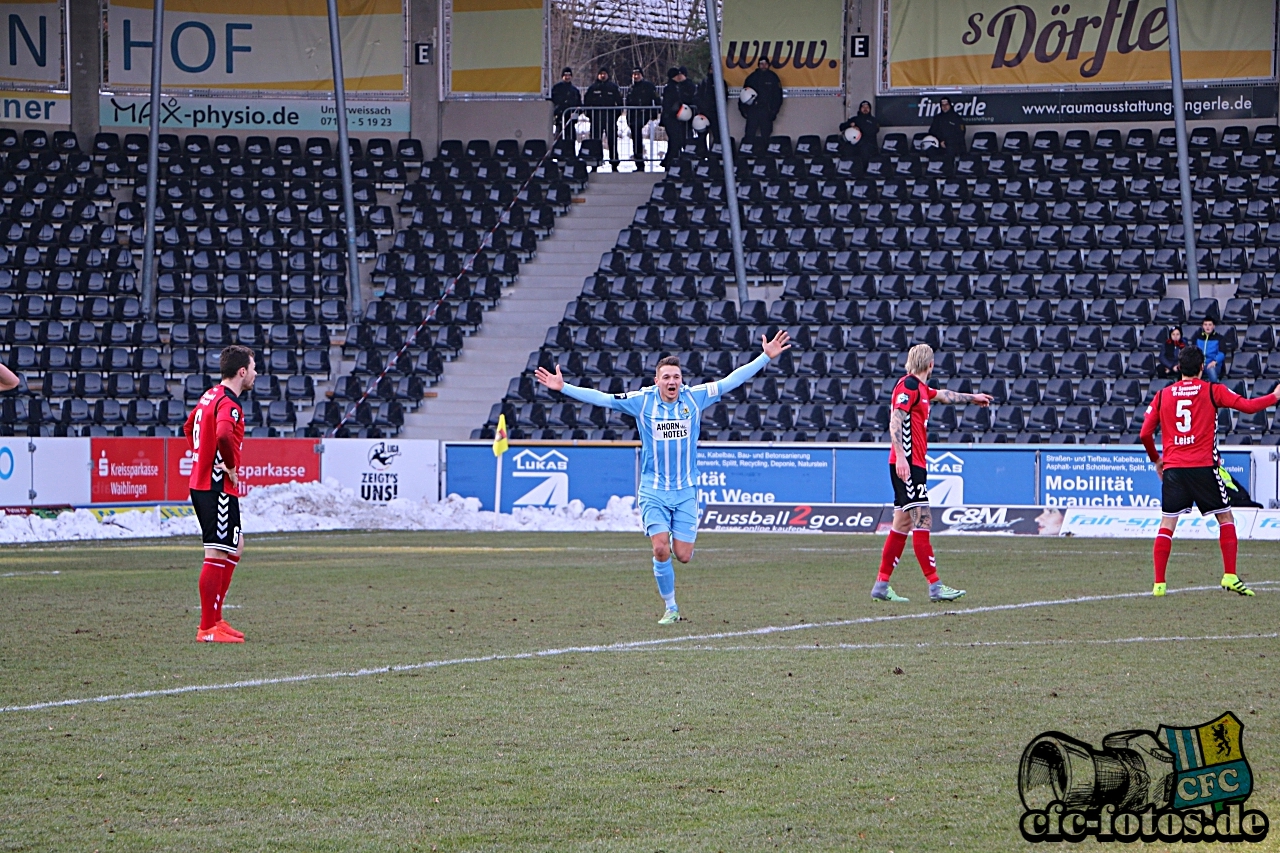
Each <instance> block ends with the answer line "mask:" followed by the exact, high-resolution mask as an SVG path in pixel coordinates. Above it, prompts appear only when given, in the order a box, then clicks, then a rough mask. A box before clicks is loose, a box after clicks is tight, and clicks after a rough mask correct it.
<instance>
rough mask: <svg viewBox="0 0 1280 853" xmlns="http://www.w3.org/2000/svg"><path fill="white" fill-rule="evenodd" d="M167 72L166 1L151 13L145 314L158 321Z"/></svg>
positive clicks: (143, 279)
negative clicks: (163, 88)
mask: <svg viewBox="0 0 1280 853" xmlns="http://www.w3.org/2000/svg"><path fill="white" fill-rule="evenodd" d="M163 68H164V0H155V7H154V8H153V9H152V12H151V125H150V129H149V130H148V132H147V198H146V206H145V210H146V214H145V216H146V222H145V225H144V230H143V234H144V238H143V241H142V314H143V316H144V317H146V318H147V319H148V320H154V319H155V305H154V303H155V300H154V299H153V298H152V297H153V295H154V294H155V292H156V193H158V192H159V191H160V189H159V187H160V176H159V175H158V174H156V173H157V172H159V171H160V78H161V71H162V69H163Z"/></svg>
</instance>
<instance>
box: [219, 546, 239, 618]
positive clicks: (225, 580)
mask: <svg viewBox="0 0 1280 853" xmlns="http://www.w3.org/2000/svg"><path fill="white" fill-rule="evenodd" d="M238 565H240V555H239V554H228V555H227V556H226V568H225V569H223V572H222V589H221V595H220V597H219V598H218V618H219V619H221V618H222V602H224V601H226V600H227V590H228V589H229V588H230V587H231V576H232V575H233V574H235V571H236V566H238Z"/></svg>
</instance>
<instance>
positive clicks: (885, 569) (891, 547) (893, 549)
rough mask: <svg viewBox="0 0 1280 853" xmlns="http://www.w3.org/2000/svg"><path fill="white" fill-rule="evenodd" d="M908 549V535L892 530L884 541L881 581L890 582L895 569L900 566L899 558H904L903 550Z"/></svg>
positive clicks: (881, 559)
mask: <svg viewBox="0 0 1280 853" xmlns="http://www.w3.org/2000/svg"><path fill="white" fill-rule="evenodd" d="M906 547H907V534H905V533H899V532H898V531H896V530H890V531H889V536H888V538H886V539H885V540H884V550H883V551H882V552H881V553H880V577H879V580H882V581H887V580H889V578H890V577H891V576H892V575H893V570H894V568H895V567H897V565H898V558H899V557H901V556H902V550H903V549H904V548H906Z"/></svg>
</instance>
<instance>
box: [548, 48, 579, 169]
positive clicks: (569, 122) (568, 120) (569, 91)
mask: <svg viewBox="0 0 1280 853" xmlns="http://www.w3.org/2000/svg"><path fill="white" fill-rule="evenodd" d="M551 103H552V105H553V106H554V107H555V117H556V127H557V128H561V129H563V131H564V138H565V139H567V140H569V144H570V146H571V147H572V150H576V148H577V144H576V141H577V140H576V138H575V136H574V133H573V116H574V107H580V106H582V93H581V92H579V91H578V87H577V86H575V85H573V69H572V68H565V69H564V70H562V71H561V72H560V82H559V83H557V84H555V85H554V86H552V87H551Z"/></svg>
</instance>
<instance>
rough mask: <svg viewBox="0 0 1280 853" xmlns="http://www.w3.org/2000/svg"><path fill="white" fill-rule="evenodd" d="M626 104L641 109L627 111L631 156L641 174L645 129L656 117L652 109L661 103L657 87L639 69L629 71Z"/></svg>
mask: <svg viewBox="0 0 1280 853" xmlns="http://www.w3.org/2000/svg"><path fill="white" fill-rule="evenodd" d="M626 102H627V106H628V107H643V109H628V110H627V127H629V128H631V150H632V155H631V156H632V158H633V159H634V160H635V161H636V171H638V172H643V171H644V142H645V140H644V136H645V128H646V127H647V126H648V125H649V122H651V121H653V120H654V119H656V118H657V117H658V111H657V110H656V109H654V107H657V106H658V104H659V103H661V101H659V100H658V87H657V86H655V85H653V84H652V83H650V82H649V81H648V80H646V79H644V72H643V71H641V70H640V69H639V68H633V69H631V88H630V89H628V90H627V97H626Z"/></svg>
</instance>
